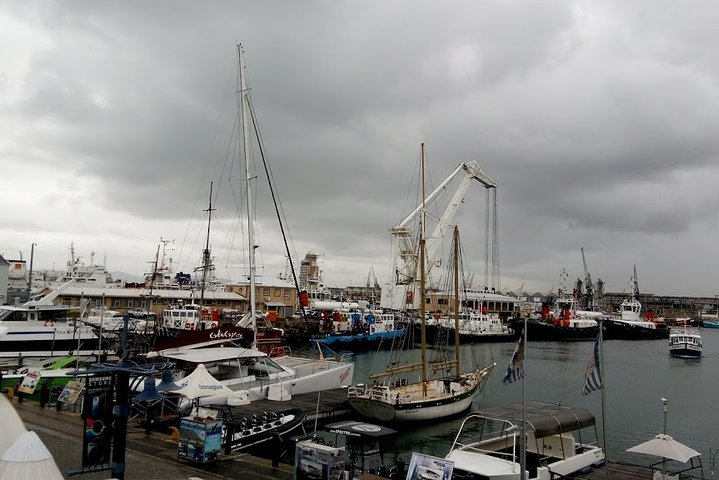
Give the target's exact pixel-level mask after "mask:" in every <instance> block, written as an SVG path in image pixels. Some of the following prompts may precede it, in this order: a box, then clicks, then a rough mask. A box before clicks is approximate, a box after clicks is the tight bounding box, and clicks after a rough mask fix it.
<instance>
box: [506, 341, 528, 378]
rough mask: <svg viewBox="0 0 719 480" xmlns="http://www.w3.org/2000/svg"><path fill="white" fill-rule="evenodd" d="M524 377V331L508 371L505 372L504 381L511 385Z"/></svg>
mask: <svg viewBox="0 0 719 480" xmlns="http://www.w3.org/2000/svg"><path fill="white" fill-rule="evenodd" d="M522 378H524V332H522V335H520V336H519V341H518V342H517V348H516V349H515V350H514V354H513V355H512V361H511V362H509V366H508V367H507V373H505V374H504V378H503V379H502V383H503V384H505V385H509V384H510V383H512V382H515V381H517V380H519V379H522Z"/></svg>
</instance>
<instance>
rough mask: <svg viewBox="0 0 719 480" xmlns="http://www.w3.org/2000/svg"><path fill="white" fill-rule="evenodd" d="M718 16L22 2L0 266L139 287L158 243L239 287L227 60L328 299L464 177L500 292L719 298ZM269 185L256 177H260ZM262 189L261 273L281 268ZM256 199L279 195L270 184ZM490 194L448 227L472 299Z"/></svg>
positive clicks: (8, 11) (362, 275)
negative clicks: (121, 280) (74, 266)
mask: <svg viewBox="0 0 719 480" xmlns="http://www.w3.org/2000/svg"><path fill="white" fill-rule="evenodd" d="M718 24H719V6H717V5H716V3H715V2H710V1H691V0H689V1H683V2H670V1H659V2H657V1H656V0H645V1H632V2H626V1H619V0H618V1H604V2H568V1H553V2H542V1H511V2H507V1H506V0H497V1H474V0H473V1H454V2H438V1H435V2H428V1H417V0H411V1H409V0H408V1H389V2H388V1H372V0H370V1H362V2H348V1H329V0H328V1H308V2H290V1H285V2H279V1H256V2H245V1H237V0H232V1H226V2H223V1H213V2H189V1H176V0H173V1H150V2H121V1H102V2H98V1H62V2H54V1H22V2H2V4H0V44H2V45H3V46H2V48H1V49H0V130H1V131H2V134H1V135H0V162H1V165H2V178H3V182H2V189H1V190H0V219H1V221H0V253H2V254H3V256H4V257H6V258H8V259H17V258H19V256H20V252H22V256H23V258H25V259H29V256H30V246H31V244H32V243H36V244H37V246H36V247H35V257H34V264H35V268H52V267H56V268H61V267H63V266H64V265H65V262H66V261H67V260H68V256H69V247H70V244H71V243H74V246H75V250H76V253H77V254H78V255H79V256H80V257H82V261H84V262H86V263H89V262H90V255H91V252H95V262H96V263H102V262H103V261H104V260H103V259H104V258H106V262H107V266H108V268H109V269H110V270H111V271H120V272H126V273H128V274H132V275H140V276H141V275H142V274H143V273H144V272H145V271H147V270H148V269H149V268H150V266H149V265H150V263H149V262H150V261H152V260H153V259H154V257H155V253H156V251H157V247H158V244H159V241H160V238H164V239H168V240H173V241H174V243H172V244H171V245H169V246H168V256H171V257H172V258H173V262H174V266H175V268H176V269H177V270H183V271H189V270H192V268H193V267H195V266H197V265H198V264H199V263H200V262H201V251H202V248H203V244H204V242H205V234H206V229H207V217H206V214H205V213H203V211H202V210H203V209H206V208H207V205H208V195H209V185H210V181H213V182H214V188H215V193H216V208H217V210H216V211H215V212H214V215H215V218H214V219H213V226H212V235H211V240H210V243H211V246H212V250H213V255H214V256H215V263H216V265H217V270H218V273H219V274H220V276H223V277H228V278H233V279H237V278H238V277H241V276H242V275H243V274H242V271H243V269H245V268H246V267H245V266H244V265H246V261H245V260H243V258H246V255H244V256H242V255H241V254H240V251H242V250H243V249H244V250H246V248H245V246H246V245H247V240H246V226H243V225H242V221H241V220H238V219H237V209H238V208H239V207H240V206H241V204H242V198H241V197H240V195H241V194H240V193H238V192H240V191H241V189H240V186H241V183H242V173H241V169H240V167H239V166H238V162H239V160H238V158H239V155H237V153H236V152H235V150H234V148H235V147H234V144H235V141H234V140H233V129H234V127H235V121H236V115H237V100H236V90H237V71H238V68H237V67H238V60H237V48H236V44H237V43H242V45H243V48H244V50H245V53H246V57H245V58H246V62H247V73H248V79H249V82H250V85H251V87H252V88H251V97H252V102H253V105H254V109H255V113H256V115H257V119H258V126H259V128H260V131H261V134H262V137H263V142H264V148H265V150H266V156H267V158H268V160H269V162H270V165H271V169H272V172H273V175H274V178H275V181H276V187H277V190H276V193H277V195H278V196H279V199H280V201H281V205H282V208H283V210H284V213H285V216H286V219H287V230H288V233H289V235H290V242H291V248H292V251H293V252H294V254H296V255H297V256H298V257H303V256H304V254H305V253H306V252H307V251H313V252H316V253H318V254H320V255H321V256H322V259H323V261H322V269H323V271H324V279H325V283H327V284H328V285H331V286H345V285H350V284H352V285H358V284H359V285H363V284H364V283H365V282H366V280H367V277H368V275H369V271H370V267H371V268H372V269H373V270H374V272H375V273H376V276H377V278H378V280H379V281H380V283H383V282H385V281H386V280H388V279H389V275H390V270H391V260H390V256H391V253H392V246H391V242H390V236H389V234H388V230H389V228H390V227H392V226H393V225H396V224H397V223H398V222H399V221H400V220H401V219H402V218H403V217H404V216H405V215H406V214H407V213H408V212H409V211H411V209H412V208H413V207H414V206H415V205H416V203H415V202H416V198H415V197H414V196H412V194H411V193H410V192H411V189H412V188H414V187H415V186H416V184H417V168H418V159H419V150H420V144H421V143H422V142H424V143H425V148H426V159H427V169H428V174H427V179H428V188H433V187H435V186H437V185H438V184H439V182H441V181H442V180H443V179H444V178H446V177H447V176H448V175H449V173H450V172H451V171H452V170H453V169H454V168H455V167H456V166H457V165H459V164H460V163H462V162H468V161H472V160H475V161H477V162H478V164H479V165H480V166H481V167H482V169H483V170H484V171H485V172H486V173H487V174H488V175H489V176H491V177H492V178H494V179H495V180H496V182H497V184H498V189H497V206H498V212H499V216H498V234H499V258H500V262H501V263H500V264H501V266H500V272H501V285H500V286H501V287H502V288H508V289H514V290H516V289H518V288H520V286H523V289H524V290H526V291H541V292H548V291H550V290H552V289H556V287H557V284H558V282H559V277H560V272H561V271H562V269H566V270H567V272H568V273H569V279H570V282H572V281H573V280H574V279H576V278H577V277H579V276H583V275H584V274H583V266H582V256H581V253H580V249H581V248H584V252H585V255H586V259H587V263H588V267H589V270H590V272H591V274H592V277H593V279H595V280H596V278H601V279H602V280H604V282H605V288H606V290H608V291H614V292H617V291H625V290H627V288H628V287H627V286H628V283H627V282H628V280H629V278H630V276H631V274H632V268H633V265H635V264H636V266H637V270H638V274H639V275H638V276H639V286H640V289H641V290H642V291H643V292H647V293H656V294H682V295H708V296H713V295H715V294H719V280H718V279H719V251H718V250H717V238H718V236H719V231H718V225H717V220H718V213H717V212H718V209H717V206H718V205H719V159H718V158H717V156H718V155H717V152H718V151H719V134H718V133H717V132H719V108H717V106H718V105H719V88H718V85H717V78H719V48H717V45H719V29H717V27H716V26H717V25H718ZM253 168H257V167H253ZM256 173H257V174H259V175H260V177H259V179H258V181H257V193H256V202H257V222H258V227H257V229H258V241H257V243H258V244H259V245H260V247H259V249H258V262H259V264H260V266H261V270H260V271H261V273H262V275H263V278H264V280H263V281H264V282H265V283H271V282H270V280H269V279H270V278H271V277H274V276H276V275H277V274H278V273H280V272H281V271H283V270H284V269H285V264H286V262H285V260H284V253H283V248H284V247H283V246H282V243H281V241H279V239H280V234H279V230H278V228H277V221H276V220H275V217H274V216H273V215H272V205H271V203H270V200H269V197H268V196H267V195H266V191H263V188H264V187H262V186H261V185H262V184H263V183H264V184H266V181H265V180H264V179H263V177H262V176H261V171H259V170H258V171H257V172H256ZM265 190H266V189H265ZM484 200H485V194H484V190H483V189H482V187H481V186H480V185H479V184H478V183H476V182H475V183H473V184H471V185H470V188H469V189H468V191H467V197H466V198H465V202H464V204H463V205H462V206H461V207H460V211H459V212H458V213H457V215H456V216H455V218H454V220H455V221H456V222H457V223H458V224H459V225H460V231H461V233H462V238H463V242H464V245H465V247H464V248H465V255H466V256H467V260H468V262H469V265H470V266H471V269H472V272H473V273H474V274H475V275H476V277H475V279H476V281H475V283H476V286H481V284H482V282H481V281H479V280H481V279H483V277H484V271H483V269H484V247H483V242H484V218H485V217H484V215H485V214H484V211H485V208H486V205H485V203H484Z"/></svg>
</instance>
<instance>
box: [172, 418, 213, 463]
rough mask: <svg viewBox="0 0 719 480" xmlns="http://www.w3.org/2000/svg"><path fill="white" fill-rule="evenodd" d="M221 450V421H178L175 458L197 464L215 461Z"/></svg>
mask: <svg viewBox="0 0 719 480" xmlns="http://www.w3.org/2000/svg"><path fill="white" fill-rule="evenodd" d="M221 448H222V420H215V419H212V418H206V419H200V420H196V419H194V418H191V417H186V418H183V419H181V420H180V441H179V443H178V445H177V457H178V458H182V459H185V460H191V461H193V462H198V463H206V462H211V461H213V460H217V457H219V455H220V450H221Z"/></svg>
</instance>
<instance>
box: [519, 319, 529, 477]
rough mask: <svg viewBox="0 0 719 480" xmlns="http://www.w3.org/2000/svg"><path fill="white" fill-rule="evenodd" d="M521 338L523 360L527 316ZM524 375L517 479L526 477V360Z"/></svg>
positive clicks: (525, 354) (525, 347)
mask: <svg viewBox="0 0 719 480" xmlns="http://www.w3.org/2000/svg"><path fill="white" fill-rule="evenodd" d="M522 333H523V337H524V338H523V339H522V349H523V350H524V360H526V359H527V317H526V316H525V317H524V332H522ZM523 364H524V365H523V369H524V375H522V428H521V429H520V434H521V437H520V439H519V480H526V478H527V370H526V368H527V362H526V361H524V362H523Z"/></svg>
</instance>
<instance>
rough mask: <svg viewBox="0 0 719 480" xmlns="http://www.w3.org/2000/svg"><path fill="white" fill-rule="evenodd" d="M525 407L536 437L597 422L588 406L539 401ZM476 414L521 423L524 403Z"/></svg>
mask: <svg viewBox="0 0 719 480" xmlns="http://www.w3.org/2000/svg"><path fill="white" fill-rule="evenodd" d="M524 408H525V409H526V412H527V417H526V418H527V424H528V426H529V428H531V429H532V430H533V431H534V435H535V437H536V438H541V437H547V436H550V435H556V434H559V433H562V432H572V431H576V430H580V429H582V428H584V427H591V426H592V425H594V423H595V420H594V415H592V414H591V413H590V412H589V410H587V409H586V408H575V407H566V406H563V405H557V404H554V403H546V402H537V401H532V402H528V403H527V404H526V406H525V407H524ZM476 414H477V415H480V416H482V417H486V418H491V419H496V420H505V421H509V422H511V423H512V424H514V425H520V424H521V422H522V404H521V403H517V404H513V405H506V406H502V407H490V408H485V409H482V410H481V411H479V412H476Z"/></svg>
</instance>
